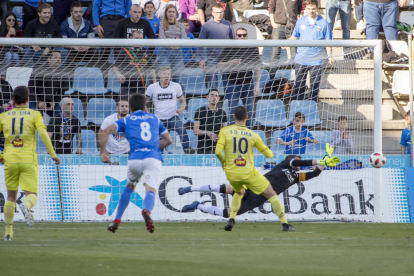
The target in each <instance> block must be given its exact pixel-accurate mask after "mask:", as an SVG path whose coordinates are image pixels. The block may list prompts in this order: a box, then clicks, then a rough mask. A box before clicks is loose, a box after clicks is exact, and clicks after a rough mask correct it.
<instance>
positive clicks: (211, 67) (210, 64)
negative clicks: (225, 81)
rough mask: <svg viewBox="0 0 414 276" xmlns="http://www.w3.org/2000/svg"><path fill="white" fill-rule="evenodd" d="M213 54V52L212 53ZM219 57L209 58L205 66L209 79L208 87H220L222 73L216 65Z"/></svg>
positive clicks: (205, 72) (207, 78)
mask: <svg viewBox="0 0 414 276" xmlns="http://www.w3.org/2000/svg"><path fill="white" fill-rule="evenodd" d="M210 54H213V53H210ZM216 64H217V59H207V61H206V67H205V68H204V75H205V76H206V80H207V88H208V89H210V88H218V87H219V82H218V74H220V72H219V70H218V69H217V67H216Z"/></svg>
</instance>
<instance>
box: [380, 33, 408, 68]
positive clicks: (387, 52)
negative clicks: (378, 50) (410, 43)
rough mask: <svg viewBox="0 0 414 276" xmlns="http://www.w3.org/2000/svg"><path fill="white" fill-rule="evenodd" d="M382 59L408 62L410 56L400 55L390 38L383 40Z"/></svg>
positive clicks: (393, 62) (402, 62)
mask: <svg viewBox="0 0 414 276" xmlns="http://www.w3.org/2000/svg"><path fill="white" fill-rule="evenodd" d="M382 49H383V50H382V60H383V62H386V63H391V64H408V56H407V55H406V54H400V55H398V54H397V53H396V52H394V51H393V50H392V47H391V44H390V43H389V42H388V40H386V39H384V40H383V41H382Z"/></svg>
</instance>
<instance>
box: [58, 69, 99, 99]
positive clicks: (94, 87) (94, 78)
mask: <svg viewBox="0 0 414 276" xmlns="http://www.w3.org/2000/svg"><path fill="white" fill-rule="evenodd" d="M73 92H79V93H82V94H87V95H102V94H105V93H106V92H107V90H106V89H105V83H104V78H103V75H102V72H101V69H99V68H96V67H78V68H76V70H75V76H74V80H73V88H72V89H70V90H68V91H66V92H65V94H66V95H70V94H72V93H73Z"/></svg>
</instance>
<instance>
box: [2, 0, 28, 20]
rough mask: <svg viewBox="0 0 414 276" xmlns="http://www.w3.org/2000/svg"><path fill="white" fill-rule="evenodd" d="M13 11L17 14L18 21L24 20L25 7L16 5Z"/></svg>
mask: <svg viewBox="0 0 414 276" xmlns="http://www.w3.org/2000/svg"><path fill="white" fill-rule="evenodd" d="M22 3H23V1H22ZM13 12H14V14H15V15H16V18H17V21H18V22H23V7H18V6H16V7H14V8H13ZM2 19H3V18H2Z"/></svg>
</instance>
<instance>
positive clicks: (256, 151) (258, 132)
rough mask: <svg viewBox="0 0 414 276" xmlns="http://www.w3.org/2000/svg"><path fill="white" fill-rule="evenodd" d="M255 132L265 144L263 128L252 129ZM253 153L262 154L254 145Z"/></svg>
mask: <svg viewBox="0 0 414 276" xmlns="http://www.w3.org/2000/svg"><path fill="white" fill-rule="evenodd" d="M253 131H254V132H256V133H257V134H259V136H260V138H261V139H262V141H263V143H264V144H265V145H267V140H266V134H265V133H264V131H263V130H253ZM253 154H262V153H261V152H260V151H259V150H258V149H257V148H256V147H254V148H253Z"/></svg>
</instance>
